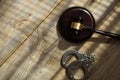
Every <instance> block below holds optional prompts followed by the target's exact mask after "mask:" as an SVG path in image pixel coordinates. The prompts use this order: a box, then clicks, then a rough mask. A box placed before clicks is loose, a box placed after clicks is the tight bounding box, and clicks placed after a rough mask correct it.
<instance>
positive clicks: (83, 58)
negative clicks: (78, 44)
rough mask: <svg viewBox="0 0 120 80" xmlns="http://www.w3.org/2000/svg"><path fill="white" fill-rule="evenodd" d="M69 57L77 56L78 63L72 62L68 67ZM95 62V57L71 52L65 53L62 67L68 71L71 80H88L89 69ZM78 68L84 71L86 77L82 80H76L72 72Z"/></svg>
mask: <svg viewBox="0 0 120 80" xmlns="http://www.w3.org/2000/svg"><path fill="white" fill-rule="evenodd" d="M69 56H75V58H76V61H73V62H71V63H70V64H69V65H68V66H67V65H66V61H67V58H68V57H69ZM92 62H94V57H93V56H92V55H88V54H81V53H79V52H77V51H75V50H70V51H67V52H66V53H64V55H63V56H62V58H61V65H62V66H63V67H64V68H65V69H66V74H67V76H68V77H69V79H70V80H86V79H87V78H88V73H89V71H88V68H89V66H90V65H91V64H92ZM75 66H78V67H79V68H80V69H82V70H83V73H84V77H83V78H81V79H75V77H74V75H73V73H72V70H73V69H74V68H75Z"/></svg>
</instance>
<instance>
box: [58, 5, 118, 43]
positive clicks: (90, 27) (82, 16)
mask: <svg viewBox="0 0 120 80" xmlns="http://www.w3.org/2000/svg"><path fill="white" fill-rule="evenodd" d="M57 30H58V32H59V34H60V35H61V36H62V37H63V38H64V39H65V40H67V41H69V42H73V43H80V42H81V41H84V40H87V39H88V38H90V37H91V36H92V34H93V33H94V32H95V33H99V34H102V35H105V36H109V37H112V38H116V39H120V35H119V34H115V33H111V32H106V31H102V30H96V29H95V19H94V17H93V15H92V14H91V13H90V11H88V10H87V9H85V8H83V7H71V8H69V9H67V10H65V11H64V12H63V13H62V15H61V16H60V18H59V20H58V24H57Z"/></svg>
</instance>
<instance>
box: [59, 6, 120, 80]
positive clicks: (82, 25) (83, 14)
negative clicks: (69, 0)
mask: <svg viewBox="0 0 120 80" xmlns="http://www.w3.org/2000/svg"><path fill="white" fill-rule="evenodd" d="M57 31H58V33H59V34H60V35H61V37H63V39H65V40H67V41H69V42H72V43H81V42H82V41H84V40H87V39H89V38H90V37H91V36H92V34H93V33H94V32H95V33H98V34H102V35H104V36H108V37H111V38H116V39H119V40H120V35H119V34H116V33H111V32H106V31H102V30H97V29H95V19H94V17H93V15H92V14H91V12H90V11H88V10H87V9H85V8H83V7H71V8H69V9H67V10H65V11H64V12H63V13H62V14H61V16H60V18H59V20H58V23H57ZM69 55H74V56H75V57H76V59H77V60H76V61H74V62H72V63H71V64H70V65H68V66H66V57H68V56H69ZM93 61H94V57H93V56H91V55H88V54H80V53H78V52H77V51H74V50H72V51H68V52H66V53H65V54H64V55H63V57H62V59H61V65H62V66H63V67H64V68H65V69H66V73H67V75H68V77H69V78H70V80H86V79H87V76H88V72H89V71H88V68H89V66H90V65H91V63H92V62H93ZM75 65H79V66H81V67H80V68H82V69H83V71H84V77H83V78H82V79H75V78H74V76H73V74H72V72H71V70H72V69H73V67H74V66H75Z"/></svg>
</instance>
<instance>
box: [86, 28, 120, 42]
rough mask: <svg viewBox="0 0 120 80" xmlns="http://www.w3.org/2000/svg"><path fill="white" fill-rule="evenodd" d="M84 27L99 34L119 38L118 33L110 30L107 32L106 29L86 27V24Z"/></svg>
mask: <svg viewBox="0 0 120 80" xmlns="http://www.w3.org/2000/svg"><path fill="white" fill-rule="evenodd" d="M85 29H87V30H89V31H92V32H95V33H98V34H101V35H105V36H109V37H111V38H116V39H119V40H120V35H119V34H116V33H111V32H107V31H102V30H97V29H93V28H91V27H88V26H86V27H85Z"/></svg>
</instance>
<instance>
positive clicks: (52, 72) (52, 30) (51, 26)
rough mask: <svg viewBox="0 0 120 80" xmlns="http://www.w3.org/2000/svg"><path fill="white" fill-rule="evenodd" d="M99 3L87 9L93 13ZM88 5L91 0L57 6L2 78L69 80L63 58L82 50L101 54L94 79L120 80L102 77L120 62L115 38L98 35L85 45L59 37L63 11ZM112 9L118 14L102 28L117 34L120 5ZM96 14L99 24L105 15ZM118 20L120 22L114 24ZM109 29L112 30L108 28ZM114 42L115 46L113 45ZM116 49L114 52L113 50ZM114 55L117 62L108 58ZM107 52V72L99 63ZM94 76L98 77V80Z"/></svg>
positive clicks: (2, 70) (4, 69) (7, 65)
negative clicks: (61, 62) (67, 54)
mask: <svg viewBox="0 0 120 80" xmlns="http://www.w3.org/2000/svg"><path fill="white" fill-rule="evenodd" d="M59 1H60V0H58V2H59ZM104 1H106V0H104ZM104 1H103V2H104ZM107 1H108V2H109V1H113V2H114V0H107ZM76 2H77V3H76ZM113 2H110V3H109V5H108V6H107V7H105V9H104V10H105V11H106V10H107V8H109V7H110V6H111V4H112V3H113ZM78 3H79V4H78ZM97 3H98V2H94V3H93V4H92V5H90V7H87V8H88V9H90V10H91V11H92V9H93V8H94V6H93V5H95V4H97ZM85 4H88V2H87V0H81V1H70V0H63V1H62V2H61V3H60V4H58V6H57V7H55V8H54V10H53V11H52V12H50V14H49V15H47V18H46V19H45V20H44V21H43V22H42V23H41V24H40V25H39V27H38V29H37V30H35V31H34V30H31V31H32V32H33V33H31V34H30V35H29V36H28V38H27V39H26V41H25V42H24V43H23V44H22V45H21V46H20V47H19V48H18V49H17V50H16V51H15V53H14V54H13V55H12V56H11V57H10V58H9V59H8V60H7V61H6V62H5V63H4V64H3V65H2V66H1V67H0V75H1V77H0V80H8V79H10V80H67V77H66V75H65V73H64V69H63V68H62V69H61V66H60V59H61V56H62V55H63V53H64V52H65V51H67V50H71V49H78V48H79V51H82V52H88V53H92V54H95V53H97V54H95V55H97V56H96V62H95V63H94V65H95V71H94V66H93V68H92V73H91V80H93V79H94V80H102V79H103V80H107V79H108V80H118V79H120V78H119V76H116V79H113V78H111V79H109V78H108V77H104V78H102V79H101V78H100V77H102V76H103V75H102V74H104V72H105V71H107V68H108V69H110V68H109V66H111V65H112V63H111V62H114V60H119V58H118V57H117V56H119V54H118V52H117V51H119V50H118V48H116V47H119V44H120V43H119V41H116V40H114V39H106V38H105V37H102V36H100V35H97V34H94V35H93V37H92V38H91V39H90V40H88V41H87V42H85V43H84V44H80V45H74V44H71V43H68V42H66V41H64V40H63V39H62V38H61V37H59V36H58V35H57V32H56V24H57V20H58V18H59V15H60V14H61V12H62V11H63V10H65V9H66V8H68V7H70V6H74V5H81V6H85ZM56 5H57V4H56ZM98 6H99V7H101V6H103V5H102V3H101V4H99V5H98ZM110 9H113V10H112V11H115V12H114V13H113V12H112V11H111V12H110V13H109V15H108V17H106V18H105V22H102V25H101V27H99V29H102V30H109V29H110V28H111V30H109V31H113V32H117V30H118V31H119V27H118V26H119V25H120V24H119V23H118V21H119V17H118V14H119V5H116V7H113V8H110ZM94 10H95V11H99V10H97V8H94ZM99 12H100V11H99ZM92 13H93V14H94V16H95V19H96V20H97V21H99V18H100V17H101V16H102V15H104V13H103V14H100V15H96V14H95V12H93V11H92ZM97 14H98V13H97ZM115 19H116V21H114V20H115ZM101 20H102V19H101ZM103 21H104V20H103ZM100 22H101V21H100ZM112 22H113V23H112ZM111 23H112V25H111V26H110V25H109V24H111ZM24 25H25V24H24ZM109 26H110V28H109V29H107V28H108V27H109ZM113 26H114V27H113ZM18 31H21V30H20V29H18ZM21 32H22V31H21ZM23 33H24V32H23ZM117 33H119V32H117ZM25 35H26V34H25ZM114 42H115V43H114ZM113 43H114V45H113V46H111V45H112V44H113ZM98 45H99V46H98ZM95 48H96V49H95ZM112 49H114V50H113V51H112ZM106 50H107V51H106ZM113 52H114V53H115V55H114V56H113V59H112V58H109V57H107V56H111V55H112V54H113ZM105 53H107V54H106V55H105V57H104V59H103V60H102V61H103V62H104V63H103V65H105V66H107V67H106V68H105V71H103V72H101V70H102V69H103V67H104V66H102V65H101V66H100V64H102V62H99V60H100V57H101V56H102V57H103V54H105ZM108 53H110V54H108ZM105 58H108V59H110V60H109V61H108V62H106V61H105ZM118 63H119V61H118ZM118 63H116V64H115V65H114V66H113V67H114V68H116V66H118V67H119V64H118ZM96 69H99V70H98V72H96ZM118 69H119V68H117V69H116V70H118ZM116 70H115V71H116ZM112 71H113V69H111V71H110V72H112ZM99 72H101V73H100V74H101V76H99ZM113 72H114V71H113ZM118 73H119V72H118ZM118 73H117V72H116V73H115V74H118ZM96 75H97V76H96ZM109 75H111V74H109ZM109 75H107V76H109ZM94 76H96V77H95V78H94Z"/></svg>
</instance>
